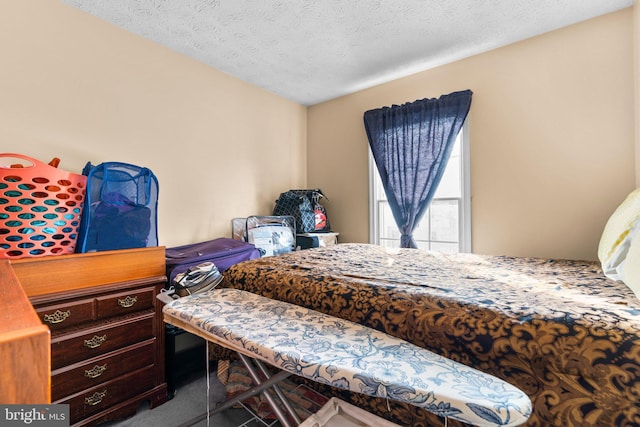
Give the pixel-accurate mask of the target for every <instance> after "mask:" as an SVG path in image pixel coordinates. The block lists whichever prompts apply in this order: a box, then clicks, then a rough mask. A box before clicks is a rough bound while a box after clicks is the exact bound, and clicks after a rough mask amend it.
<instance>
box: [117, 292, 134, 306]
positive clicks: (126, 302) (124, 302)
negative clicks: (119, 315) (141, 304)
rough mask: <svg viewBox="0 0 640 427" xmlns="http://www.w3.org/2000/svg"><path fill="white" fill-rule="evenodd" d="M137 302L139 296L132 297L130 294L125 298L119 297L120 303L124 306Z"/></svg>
mask: <svg viewBox="0 0 640 427" xmlns="http://www.w3.org/2000/svg"><path fill="white" fill-rule="evenodd" d="M137 302H138V297H130V296H128V295H127V297H126V298H125V299H118V305H119V306H120V307H124V308H129V307H133V304H135V303H137Z"/></svg>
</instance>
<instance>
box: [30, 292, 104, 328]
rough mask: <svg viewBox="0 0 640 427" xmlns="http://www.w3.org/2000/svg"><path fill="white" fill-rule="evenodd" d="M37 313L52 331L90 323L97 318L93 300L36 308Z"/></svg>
mask: <svg viewBox="0 0 640 427" xmlns="http://www.w3.org/2000/svg"><path fill="white" fill-rule="evenodd" d="M36 313H38V317H40V320H42V323H44V324H45V325H47V326H48V327H49V329H51V330H52V331H57V330H61V329H64V328H68V327H71V326H76V325H80V324H82V323H86V322H90V321H91V320H93V318H94V317H95V313H94V305H93V299H84V300H79V301H70V302H67V303H63V304H55V305H46V306H42V307H36Z"/></svg>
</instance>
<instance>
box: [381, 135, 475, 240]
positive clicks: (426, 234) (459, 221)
mask: <svg viewBox="0 0 640 427" xmlns="http://www.w3.org/2000/svg"><path fill="white" fill-rule="evenodd" d="M468 134H469V132H468V130H467V124H466V123H465V125H464V126H463V128H462V130H461V131H460V133H459V134H458V138H457V139H456V142H455V145H454V146H453V150H452V152H451V157H450V158H449V163H447V168H446V169H445V172H444V174H443V176H442V181H440V185H439V186H438V188H437V190H436V194H435V196H434V198H433V201H432V202H431V205H430V206H429V209H428V210H427V212H426V213H425V214H424V216H423V217H422V219H421V220H420V223H419V224H418V225H417V226H416V228H415V230H414V232H413V238H414V240H415V242H416V244H417V245H418V247H419V248H422V249H429V250H434V251H439V252H471V210H470V207H471V203H470V191H469V187H470V185H469V142H468V138H467V136H468ZM369 153H371V152H369ZM369 171H370V172H369V177H370V178H369V186H370V189H371V190H370V194H371V197H370V201H371V202H370V203H371V204H370V206H369V213H370V219H371V221H370V224H371V232H370V241H371V242H372V243H375V244H377V245H381V246H385V247H392V248H398V247H400V232H399V231H398V227H397V226H396V223H395V221H394V219H393V215H392V214H391V209H390V208H389V203H388V202H387V198H386V195H385V194H384V189H383V188H382V182H381V181H380V175H379V174H378V170H377V168H376V165H375V161H374V160H373V156H372V155H371V154H369Z"/></svg>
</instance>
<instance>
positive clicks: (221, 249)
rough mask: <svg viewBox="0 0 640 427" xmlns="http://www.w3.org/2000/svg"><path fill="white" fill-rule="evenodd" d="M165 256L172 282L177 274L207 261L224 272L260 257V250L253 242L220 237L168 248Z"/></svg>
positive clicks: (168, 274)
mask: <svg viewBox="0 0 640 427" xmlns="http://www.w3.org/2000/svg"><path fill="white" fill-rule="evenodd" d="M165 258H166V262H167V278H168V279H169V282H168V283H172V282H173V278H174V277H175V276H176V275H177V274H179V273H182V272H184V271H187V270H188V269H189V267H193V266H195V265H198V264H200V263H203V262H205V261H211V262H213V263H214V264H215V266H216V267H217V268H218V271H220V273H222V272H224V271H225V270H227V269H228V268H229V267H231V266H232V265H234V264H237V263H239V262H241V261H247V260H250V259H255V258H260V251H259V250H258V249H256V247H255V246H254V245H252V244H251V243H247V242H242V241H240V240H234V239H229V238H227V237H220V238H218V239H213V240H209V241H206V242H200V243H192V244H189V245H184V246H176V247H173V248H167V250H166V253H165Z"/></svg>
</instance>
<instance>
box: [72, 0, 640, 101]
mask: <svg viewBox="0 0 640 427" xmlns="http://www.w3.org/2000/svg"><path fill="white" fill-rule="evenodd" d="M62 1H63V2H64V3H67V4H70V5H72V6H74V7H77V8H79V9H82V10H83V11H85V12H88V13H90V14H92V15H95V16H97V17H100V18H102V19H104V20H106V21H108V22H111V23H113V24H115V25H117V26H118V27H121V28H124V29H126V30H129V31H131V32H134V33H136V34H139V35H141V36H143V37H146V38H148V39H150V40H153V41H155V42H157V43H160V44H162V45H165V46H167V47H169V48H171V49H173V50H176V51H178V52H181V53H183V54H185V55H187V56H189V57H191V58H194V59H196V60H198V61H201V62H203V63H205V64H208V65H210V66H212V67H215V68H217V69H219V70H221V71H224V72H226V73H228V74H231V75H233V76H236V77H238V78H240V79H242V80H244V81H246V82H249V83H252V84H254V85H256V86H259V87H262V88H264V89H266V90H269V91H271V92H273V93H276V94H278V95H281V96H283V97H285V98H288V99H291V100H293V101H296V102H299V103H301V104H303V105H312V104H316V103H318V102H322V101H326V100H328V99H332V98H335V97H338V96H341V95H345V94H348V93H352V92H355V91H357V90H360V89H364V88H367V87H370V86H373V85H376V84H379V83H383V82H386V81H389V80H393V79H396V78H398V77H402V76H406V75H409V74H413V73H415V72H418V71H422V70H425V69H428V68H430V67H434V66H437V65H442V64H445V63H448V62H451V61H455V60H458V59H461V58H464V57H467V56H470V55H473V54H476V53H480V52H485V51H487V50H490V49H494V48H497V47H500V46H504V45H506V44H509V43H513V42H515V41H518V40H522V39H525V38H528V37H532V36H535V35H538V34H541V33H544V32H547V31H551V30H554V29H557V28H560V27H563V26H566V25H570V24H573V23H576V22H579V21H583V20H586V19H589V18H593V17H596V16H599V15H602V14H605V13H609V12H613V11H616V10H619V9H622V8H625V7H629V6H631V5H632V3H633V0H272V1H268V0H62Z"/></svg>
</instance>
